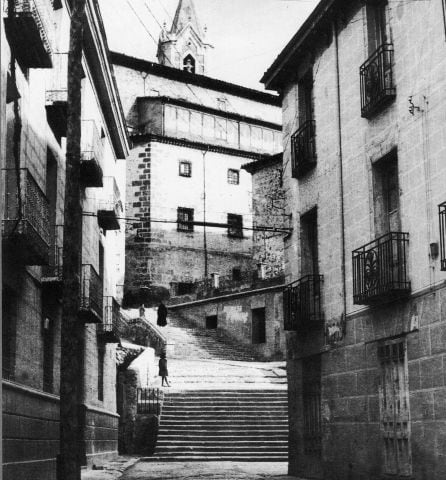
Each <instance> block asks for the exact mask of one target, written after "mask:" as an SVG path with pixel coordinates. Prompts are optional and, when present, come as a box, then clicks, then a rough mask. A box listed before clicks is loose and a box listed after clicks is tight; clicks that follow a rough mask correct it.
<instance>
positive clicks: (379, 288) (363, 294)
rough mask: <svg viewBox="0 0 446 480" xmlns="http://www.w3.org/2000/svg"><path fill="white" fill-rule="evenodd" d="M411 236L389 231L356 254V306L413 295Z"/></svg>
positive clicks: (354, 275)
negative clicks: (410, 256)
mask: <svg viewBox="0 0 446 480" xmlns="http://www.w3.org/2000/svg"><path fill="white" fill-rule="evenodd" d="M408 246H409V234H408V233H402V232H390V233H387V234H385V235H383V236H382V237H379V238H377V239H376V240H373V241H372V242H370V243H367V244H366V245H364V246H362V247H361V248H358V249H356V250H354V251H353V253H352V257H353V303H355V304H358V305H369V304H373V303H377V302H380V301H382V300H385V299H386V298H389V299H392V298H397V297H400V296H402V295H404V294H407V293H409V292H410V281H409V275H408V269H407V255H408Z"/></svg>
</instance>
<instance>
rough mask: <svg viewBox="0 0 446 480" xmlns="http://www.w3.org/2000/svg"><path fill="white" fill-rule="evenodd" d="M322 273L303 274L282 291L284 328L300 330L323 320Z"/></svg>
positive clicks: (318, 323) (316, 324)
mask: <svg viewBox="0 0 446 480" xmlns="http://www.w3.org/2000/svg"><path fill="white" fill-rule="evenodd" d="M322 281H323V276H322V275H305V276H304V277H302V278H300V279H299V280H296V281H295V282H292V283H290V284H289V285H287V286H286V287H285V290H284V292H283V310H284V311H283V313H284V329H285V330H300V329H302V328H309V327H312V326H318V325H320V324H321V322H323V320H324V315H323V311H322V298H321V297H322V295H321V293H322V292H321V290H322Z"/></svg>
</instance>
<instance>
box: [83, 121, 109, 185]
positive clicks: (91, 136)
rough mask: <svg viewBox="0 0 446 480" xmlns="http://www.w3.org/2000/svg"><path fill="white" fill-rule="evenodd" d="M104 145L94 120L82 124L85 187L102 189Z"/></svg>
mask: <svg viewBox="0 0 446 480" xmlns="http://www.w3.org/2000/svg"><path fill="white" fill-rule="evenodd" d="M103 150H104V149H103V145H102V141H101V137H100V135H99V131H98V128H97V126H96V122H95V121H94V120H82V122H81V180H82V183H83V185H84V186H85V187H102V185H103V183H102V175H103V174H102V158H103Z"/></svg>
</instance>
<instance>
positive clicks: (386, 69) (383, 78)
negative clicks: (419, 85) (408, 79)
mask: <svg viewBox="0 0 446 480" xmlns="http://www.w3.org/2000/svg"><path fill="white" fill-rule="evenodd" d="M359 75H360V79H361V116H362V117H364V118H369V117H371V116H372V115H374V114H375V113H376V112H377V111H378V110H379V109H381V108H382V107H383V106H384V105H386V104H387V103H388V102H390V101H391V100H392V99H393V98H395V95H396V88H395V83H394V78H393V45H392V44H390V43H388V44H384V45H381V46H380V47H379V48H378V49H377V50H376V51H375V52H374V53H373V55H371V56H370V58H368V59H367V61H366V62H364V63H363V64H362V65H361V67H360V69H359Z"/></svg>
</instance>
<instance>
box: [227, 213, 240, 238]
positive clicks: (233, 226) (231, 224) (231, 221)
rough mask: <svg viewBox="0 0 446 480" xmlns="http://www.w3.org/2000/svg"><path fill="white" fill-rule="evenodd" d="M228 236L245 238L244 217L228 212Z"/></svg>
mask: <svg viewBox="0 0 446 480" xmlns="http://www.w3.org/2000/svg"><path fill="white" fill-rule="evenodd" d="M228 237H235V238H243V217H242V216H241V215H236V214H234V213H228Z"/></svg>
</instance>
